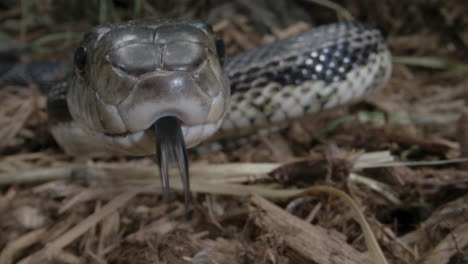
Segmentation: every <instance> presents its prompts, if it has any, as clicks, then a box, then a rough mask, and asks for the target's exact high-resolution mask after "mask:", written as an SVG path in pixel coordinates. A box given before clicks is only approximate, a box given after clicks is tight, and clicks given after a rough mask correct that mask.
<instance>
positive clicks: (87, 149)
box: [51, 119, 222, 157]
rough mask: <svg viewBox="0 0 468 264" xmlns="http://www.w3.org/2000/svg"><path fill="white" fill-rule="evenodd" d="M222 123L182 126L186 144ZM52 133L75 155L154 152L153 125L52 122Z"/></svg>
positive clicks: (209, 133) (199, 139) (195, 142)
mask: <svg viewBox="0 0 468 264" xmlns="http://www.w3.org/2000/svg"><path fill="white" fill-rule="evenodd" d="M221 124H222V119H221V120H218V121H216V122H215V123H207V124H199V125H185V124H183V125H182V126H181V128H182V133H183V135H184V140H185V143H186V145H187V147H193V146H196V145H198V144H199V143H201V142H203V141H205V140H206V139H208V138H209V137H211V136H212V135H213V134H214V133H215V132H216V131H218V129H219V127H220V126H221ZM51 130H52V133H53V135H54V137H55V139H56V140H57V141H58V143H59V144H60V145H61V146H62V147H63V148H64V150H65V152H66V153H68V154H70V155H75V156H85V157H107V156H111V155H132V156H145V155H153V154H154V152H155V148H154V145H155V136H154V131H153V129H151V127H150V128H148V129H145V130H140V131H136V132H127V133H120V134H110V133H104V132H98V131H94V130H89V129H86V128H85V127H84V126H82V125H80V124H78V123H77V122H70V123H61V124H59V125H56V126H54V127H53V128H52V129H51Z"/></svg>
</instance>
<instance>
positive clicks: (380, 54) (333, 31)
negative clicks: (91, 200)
mask: <svg viewBox="0 0 468 264" xmlns="http://www.w3.org/2000/svg"><path fill="white" fill-rule="evenodd" d="M80 48H81V49H82V50H81V52H82V53H83V52H86V55H87V57H86V60H85V59H83V58H80V56H83V54H78V55H77V53H75V68H76V69H75V73H74V76H73V77H72V78H71V80H68V81H67V82H64V83H61V84H59V85H56V86H54V88H52V89H51V90H50V91H49V94H48V112H49V119H50V121H51V127H52V132H53V134H54V136H55V138H56V139H57V141H58V142H59V144H60V145H62V146H63V147H64V149H65V151H66V152H68V153H71V154H80V155H90V154H105V153H114V154H115V153H117V154H131V155H148V154H153V153H154V136H152V131H150V130H148V128H149V127H150V126H151V124H152V123H154V122H155V120H156V119H158V118H160V117H161V116H165V115H175V116H177V117H178V118H179V119H181V120H182V121H181V122H182V128H183V129H182V130H183V134H184V137H185V140H186V142H187V145H189V146H194V145H196V144H198V143H200V142H202V141H204V140H205V139H207V138H209V137H211V136H212V135H213V134H214V133H216V132H217V131H218V129H219V131H218V132H217V135H218V137H222V136H225V135H233V134H234V135H238V134H240V133H245V132H246V131H252V130H257V129H260V128H268V127H272V126H276V125H278V124H282V123H285V122H288V121H291V120H295V119H297V118H301V117H304V116H307V115H310V114H313V113H317V112H319V111H321V110H323V109H328V108H332V107H335V106H338V105H343V104H348V103H351V102H353V101H356V100H359V99H361V98H363V97H364V96H365V95H367V94H369V93H370V92H372V91H375V90H377V89H379V88H380V87H382V86H384V85H385V84H386V82H387V80H388V79H389V76H390V74H391V55H390V52H389V50H388V49H387V47H386V45H385V43H384V40H383V37H382V35H381V33H380V32H379V31H378V30H376V29H373V28H371V27H369V26H367V25H364V24H362V23H359V22H346V23H336V24H331V25H325V26H320V27H317V28H315V29H313V30H311V31H307V32H304V33H301V34H298V35H295V36H292V37H290V38H287V39H283V40H277V41H275V42H273V43H271V44H267V45H264V46H261V47H259V48H257V49H254V50H250V51H247V52H244V53H241V54H239V55H237V56H235V57H232V58H228V59H227V61H226V63H225V64H224V66H223V59H224V58H223V56H224V54H223V53H224V51H223V47H220V45H219V40H218V39H217V38H216V36H215V34H214V33H213V32H212V30H211V28H210V27H209V26H207V25H205V24H203V23H201V22H193V21H182V22H181V21H155V20H144V21H131V22H125V23H120V24H113V25H105V26H99V27H96V28H94V29H92V30H90V31H89V32H88V33H86V34H85V36H84V39H83V41H82V44H81V46H80ZM80 48H79V49H80ZM77 52H78V53H79V51H78V50H77ZM187 87H188V88H187ZM229 97H231V98H230V99H229ZM229 100H230V102H229Z"/></svg>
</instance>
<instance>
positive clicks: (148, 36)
mask: <svg viewBox="0 0 468 264" xmlns="http://www.w3.org/2000/svg"><path fill="white" fill-rule="evenodd" d="M224 57H225V51H224V45H223V44H222V42H220V40H219V38H217V37H216V35H215V34H214V33H213V30H212V29H211V27H210V26H208V25H206V24H204V23H202V22H198V21H183V22H180V21H160V20H139V21H130V22H125V23H120V24H111V25H103V26H98V27H96V28H93V29H91V30H90V31H89V32H87V33H86V34H85V35H84V37H83V40H82V42H81V45H80V47H79V48H78V49H77V50H76V53H75V65H76V71H75V73H76V74H75V77H74V79H73V82H72V84H71V85H70V87H69V91H68V94H67V101H68V106H69V109H70V113H71V115H72V117H73V120H75V121H76V122H78V123H79V124H80V126H82V127H84V128H85V129H86V133H88V134H89V133H93V134H95V138H96V139H97V140H99V141H100V142H99V143H98V142H96V143H94V146H95V148H96V149H105V151H100V152H110V153H115V154H131V155H149V154H154V152H155V150H154V148H153V147H152V146H154V144H153V143H154V141H155V138H154V131H153V130H152V129H151V127H152V125H153V124H154V123H155V122H156V121H157V120H158V119H160V118H162V117H166V116H173V117H176V118H177V119H178V120H180V123H181V128H182V133H183V136H184V140H185V142H186V145H187V147H192V146H195V145H197V144H199V143H200V142H202V141H204V140H205V139H207V138H208V137H210V136H211V135H213V134H214V133H215V132H216V131H217V130H218V129H219V127H220V126H221V124H222V120H223V118H224V115H225V113H226V111H227V108H228V105H229V98H230V92H229V89H230V88H229V82H228V79H227V76H226V74H225V73H224V71H223V66H222V62H223V60H224ZM97 140H96V141H97Z"/></svg>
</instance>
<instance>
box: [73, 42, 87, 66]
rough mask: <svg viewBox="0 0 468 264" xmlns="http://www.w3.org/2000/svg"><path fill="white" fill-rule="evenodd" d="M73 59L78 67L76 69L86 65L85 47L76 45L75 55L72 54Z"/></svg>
mask: <svg viewBox="0 0 468 264" xmlns="http://www.w3.org/2000/svg"><path fill="white" fill-rule="evenodd" d="M73 61H74V64H75V66H76V68H78V70H80V71H82V70H83V69H84V67H85V65H86V48H85V47H78V48H76V49H75V55H73Z"/></svg>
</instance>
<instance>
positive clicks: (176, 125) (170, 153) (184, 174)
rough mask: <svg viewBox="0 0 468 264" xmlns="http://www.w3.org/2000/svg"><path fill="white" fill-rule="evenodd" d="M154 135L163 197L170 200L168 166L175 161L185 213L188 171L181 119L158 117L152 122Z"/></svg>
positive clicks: (186, 210) (188, 201)
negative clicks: (181, 187) (181, 188)
mask: <svg viewBox="0 0 468 264" xmlns="http://www.w3.org/2000/svg"><path fill="white" fill-rule="evenodd" d="M153 129H154V133H155V137H156V162H157V163H158V165H159V169H160V174H161V175H160V176H161V183H162V188H163V194H164V199H165V200H166V202H170V195H169V189H170V185H169V166H170V165H171V164H174V163H177V164H178V167H179V172H180V175H181V179H182V186H183V189H184V198H185V199H184V205H185V215H188V211H189V203H190V181H189V172H188V159H187V149H186V147H185V141H184V135H183V133H182V128H181V121H180V120H179V119H178V118H177V117H174V116H166V117H162V118H159V119H158V120H156V122H154V124H153Z"/></svg>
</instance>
